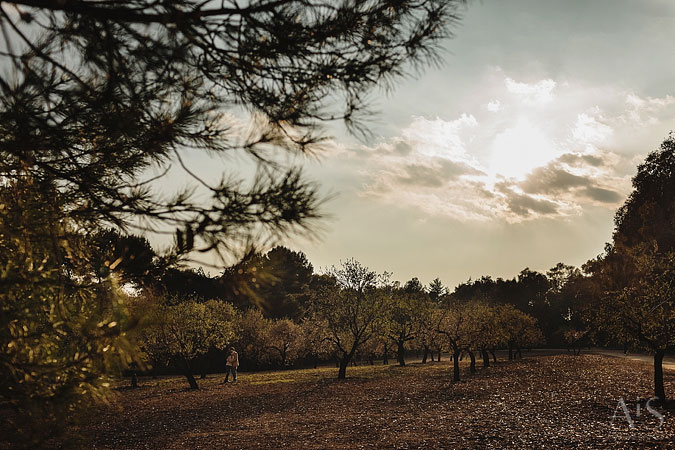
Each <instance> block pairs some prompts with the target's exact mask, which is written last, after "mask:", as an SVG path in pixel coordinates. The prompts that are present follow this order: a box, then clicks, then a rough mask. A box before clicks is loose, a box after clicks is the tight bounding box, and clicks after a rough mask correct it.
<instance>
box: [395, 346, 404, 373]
mask: <svg viewBox="0 0 675 450" xmlns="http://www.w3.org/2000/svg"><path fill="white" fill-rule="evenodd" d="M396 347H397V348H396V359H397V360H398V365H399V366H401V367H403V366H405V347H404V342H403V341H398V342H396Z"/></svg>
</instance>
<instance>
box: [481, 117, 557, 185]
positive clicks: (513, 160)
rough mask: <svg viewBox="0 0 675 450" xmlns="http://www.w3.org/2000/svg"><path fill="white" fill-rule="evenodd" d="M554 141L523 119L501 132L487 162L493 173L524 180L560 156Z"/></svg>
mask: <svg viewBox="0 0 675 450" xmlns="http://www.w3.org/2000/svg"><path fill="white" fill-rule="evenodd" d="M560 154H561V151H560V150H558V149H557V148H556V146H555V145H554V144H553V142H552V140H551V139H550V138H549V137H548V136H546V134H545V133H544V132H543V131H542V130H541V129H540V128H538V127H536V126H534V125H533V124H532V123H531V122H530V121H529V120H528V119H520V120H518V122H517V123H516V124H515V125H514V126H513V127H511V128H507V129H506V130H504V131H502V132H501V133H499V134H498V135H497V136H496V137H495V139H494V141H493V142H492V145H491V155H490V159H489V161H488V166H489V172H490V174H491V175H493V176H497V175H502V176H505V177H507V178H516V179H521V180H522V179H524V178H525V176H526V175H527V174H528V173H529V172H530V171H532V170H533V169H535V168H537V167H541V166H544V165H546V164H547V163H548V162H550V161H552V160H554V159H555V158H556V157H558V156H560Z"/></svg>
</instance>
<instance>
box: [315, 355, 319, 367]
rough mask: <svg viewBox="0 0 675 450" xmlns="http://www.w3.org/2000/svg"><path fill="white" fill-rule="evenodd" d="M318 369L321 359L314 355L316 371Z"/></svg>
mask: <svg viewBox="0 0 675 450" xmlns="http://www.w3.org/2000/svg"><path fill="white" fill-rule="evenodd" d="M317 367H319V357H318V356H317V355H314V368H315V369H316V368H317Z"/></svg>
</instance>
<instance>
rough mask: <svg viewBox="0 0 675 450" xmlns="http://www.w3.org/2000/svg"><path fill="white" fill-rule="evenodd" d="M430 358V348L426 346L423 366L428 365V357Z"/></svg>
mask: <svg viewBox="0 0 675 450" xmlns="http://www.w3.org/2000/svg"><path fill="white" fill-rule="evenodd" d="M428 356H429V347H427V346H426V345H425V346H424V353H423V354H422V364H426V363H427V357H428Z"/></svg>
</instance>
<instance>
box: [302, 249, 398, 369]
mask: <svg viewBox="0 0 675 450" xmlns="http://www.w3.org/2000/svg"><path fill="white" fill-rule="evenodd" d="M328 274H329V275H330V276H332V277H333V278H334V283H333V286H324V289H322V290H321V291H320V292H316V293H315V295H314V296H313V298H312V306H311V308H310V312H309V314H310V316H311V317H312V320H317V321H318V322H319V323H322V324H324V325H325V327H326V331H327V334H328V336H327V337H328V339H329V340H330V342H332V344H333V345H334V346H335V351H336V352H337V355H338V358H339V359H340V370H339V372H338V378H345V374H346V370H347V365H348V364H349V362H350V361H351V360H352V358H353V357H354V355H355V354H356V352H357V350H358V349H359V347H360V346H361V345H363V344H364V343H366V342H368V340H370V339H372V338H373V337H375V336H377V335H379V334H381V333H382V332H383V330H384V329H385V327H386V324H387V320H388V315H387V314H388V306H389V305H388V303H389V302H388V296H387V295H386V292H384V291H383V289H381V288H382V287H384V286H386V285H387V284H388V281H389V274H387V273H384V274H382V275H378V274H377V273H375V272H373V271H371V270H369V269H368V268H367V267H365V266H363V265H362V264H361V263H359V262H358V261H356V260H354V259H350V260H347V261H345V262H343V263H342V265H341V266H340V267H339V268H338V267H335V266H333V267H332V268H331V269H329V270H328Z"/></svg>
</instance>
